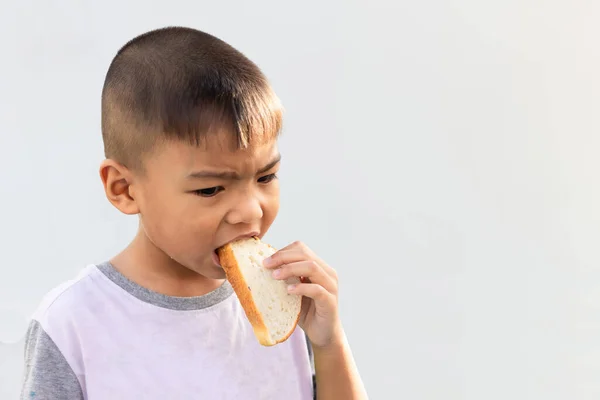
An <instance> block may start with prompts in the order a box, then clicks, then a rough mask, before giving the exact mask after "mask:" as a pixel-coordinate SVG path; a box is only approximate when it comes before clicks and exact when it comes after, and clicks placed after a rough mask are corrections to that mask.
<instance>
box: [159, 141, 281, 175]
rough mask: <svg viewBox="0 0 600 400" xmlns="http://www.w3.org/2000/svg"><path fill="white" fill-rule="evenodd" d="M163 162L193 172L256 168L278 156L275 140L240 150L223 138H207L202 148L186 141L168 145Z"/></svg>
mask: <svg viewBox="0 0 600 400" xmlns="http://www.w3.org/2000/svg"><path fill="white" fill-rule="evenodd" d="M163 154H164V156H165V157H164V159H163V161H164V162H166V163H169V164H171V165H172V166H174V167H178V168H179V169H182V170H185V171H189V172H194V171H197V170H202V169H207V168H209V169H236V170H245V169H256V168H261V167H263V164H267V163H269V162H271V161H272V160H273V159H274V158H276V157H277V156H278V155H279V152H278V148H277V141H276V140H269V141H265V142H259V143H256V144H254V145H252V146H250V147H248V148H244V149H238V148H236V146H234V145H232V144H231V143H227V142H226V141H224V140H222V138H214V137H208V138H206V140H204V142H203V143H201V144H200V145H199V146H197V145H193V144H188V143H184V142H171V143H168V144H167V145H166V148H165V152H164V153H163Z"/></svg>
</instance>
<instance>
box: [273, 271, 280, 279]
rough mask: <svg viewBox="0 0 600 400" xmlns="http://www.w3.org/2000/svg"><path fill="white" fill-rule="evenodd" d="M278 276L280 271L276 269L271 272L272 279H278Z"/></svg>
mask: <svg viewBox="0 0 600 400" xmlns="http://www.w3.org/2000/svg"><path fill="white" fill-rule="evenodd" d="M279 275H281V270H279V269H276V270H275V271H273V278H279Z"/></svg>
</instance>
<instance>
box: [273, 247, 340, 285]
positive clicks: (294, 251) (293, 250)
mask: <svg viewBox="0 0 600 400" xmlns="http://www.w3.org/2000/svg"><path fill="white" fill-rule="evenodd" d="M307 260H315V261H316V262H317V264H318V265H319V266H320V267H321V268H322V269H323V270H324V271H325V273H326V274H327V275H329V276H330V277H331V278H332V279H334V280H336V281H337V279H338V276H337V272H336V271H335V270H334V269H333V268H331V267H330V266H329V265H327V263H326V262H325V261H323V260H321V259H320V258H319V257H317V255H316V254H315V253H314V252H313V251H312V250H311V249H309V248H308V247H307V246H306V245H305V244H304V243H301V242H295V243H293V244H291V245H289V246H286V247H284V248H283V249H281V250H279V251H277V252H276V253H275V254H273V255H272V256H271V257H268V258H267V259H265V261H264V266H265V267H266V268H278V267H280V266H282V265H284V264H291V263H295V262H300V261H307Z"/></svg>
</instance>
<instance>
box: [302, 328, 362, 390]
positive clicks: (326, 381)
mask: <svg viewBox="0 0 600 400" xmlns="http://www.w3.org/2000/svg"><path fill="white" fill-rule="evenodd" d="M313 354H314V360H315V372H316V387H317V393H316V394H317V397H316V398H317V400H336V399H340V400H342V399H343V400H355V399H356V400H358V399H360V400H366V399H368V396H367V392H366V391H365V388H364V386H363V383H362V381H361V379H360V376H359V374H358V369H357V368H356V364H355V363H354V358H353V356H352V352H351V351H350V346H349V344H348V342H347V340H346V338H345V336H344V337H343V339H342V340H341V341H340V342H339V343H338V344H335V345H333V344H332V345H330V346H329V347H324V348H318V347H317V348H316V349H314V350H313Z"/></svg>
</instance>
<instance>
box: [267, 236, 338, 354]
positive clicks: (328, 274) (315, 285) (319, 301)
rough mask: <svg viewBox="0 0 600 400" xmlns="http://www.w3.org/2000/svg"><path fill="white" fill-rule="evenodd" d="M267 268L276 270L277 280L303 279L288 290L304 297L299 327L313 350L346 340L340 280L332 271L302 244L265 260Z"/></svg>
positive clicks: (280, 251) (274, 274) (296, 243)
mask: <svg viewBox="0 0 600 400" xmlns="http://www.w3.org/2000/svg"><path fill="white" fill-rule="evenodd" d="M264 265H265V267H266V268H269V269H273V276H274V278H275V279H281V280H285V279H288V278H290V277H298V278H301V279H302V283H300V284H298V285H295V286H292V287H290V288H289V289H288V290H289V292H290V293H294V294H300V295H303V296H304V298H303V299H302V311H301V312H300V320H299V322H298V323H299V325H300V327H301V328H302V329H303V330H304V332H305V333H306V335H307V336H308V338H309V339H310V341H311V344H312V346H313V347H317V348H325V347H329V346H332V345H337V344H339V343H341V342H342V341H343V340H344V339H343V332H342V327H341V322H340V319H339V312H338V277H337V273H336V272H335V270H334V269H333V268H331V267H330V266H329V265H327V264H326V263H325V262H324V261H323V260H321V259H320V258H319V257H317V256H316V254H314V253H313V252H312V251H311V250H310V249H309V248H308V247H307V246H306V245H305V244H303V243H301V242H295V243H293V244H291V245H289V246H287V247H284V248H283V249H281V250H279V251H277V252H276V253H275V254H273V255H272V256H271V257H269V258H267V259H265V261H264Z"/></svg>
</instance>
